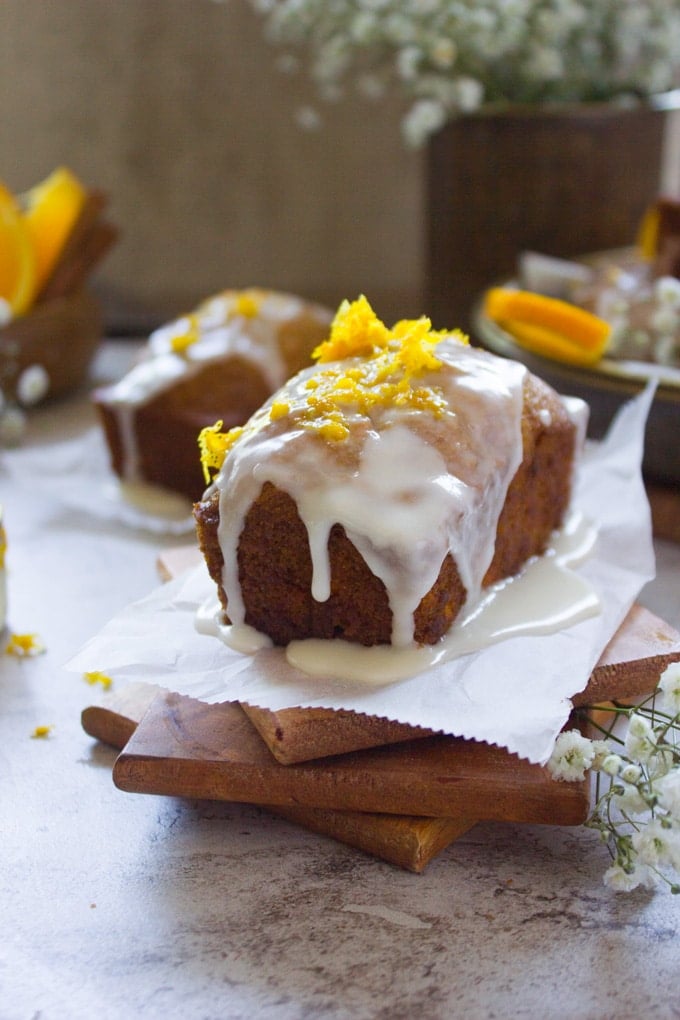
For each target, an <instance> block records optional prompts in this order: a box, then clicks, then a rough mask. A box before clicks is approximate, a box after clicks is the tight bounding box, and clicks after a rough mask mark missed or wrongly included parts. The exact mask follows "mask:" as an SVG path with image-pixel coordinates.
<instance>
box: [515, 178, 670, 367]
mask: <svg viewBox="0 0 680 1020" xmlns="http://www.w3.org/2000/svg"><path fill="white" fill-rule="evenodd" d="M519 269H520V285H521V286H523V287H525V288H526V289H528V290H533V291H538V292H540V293H548V294H550V295H552V296H554V297H561V298H564V299H565V300H567V301H571V302H573V303H574V304H575V305H578V306H579V307H582V308H585V309H587V310H588V311H591V312H593V313H594V314H595V315H597V316H599V317H600V318H601V319H604V320H605V321H606V322H608V323H609V324H610V325H611V334H610V338H609V342H608V345H607V349H606V351H605V354H606V356H607V357H608V358H617V359H618V358H623V359H627V360H632V361H644V362H653V363H656V364H658V365H661V366H669V367H673V368H680V202H679V201H676V200H675V199H671V198H659V199H658V200H657V201H656V202H655V203H654V204H653V205H652V206H651V207H650V209H649V210H648V211H647V213H646V215H645V218H644V220H643V223H642V225H641V228H640V235H639V238H638V242H637V244H636V245H634V246H632V247H630V248H625V249H621V250H620V251H614V252H604V253H602V254H596V255H593V256H592V257H591V258H587V259H584V261H583V262H579V263H572V262H569V261H563V260H559V259H551V258H546V257H545V256H541V255H536V254H533V253H526V254H524V255H523V256H522V258H521V260H520V267H519Z"/></svg>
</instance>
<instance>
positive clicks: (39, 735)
mask: <svg viewBox="0 0 680 1020" xmlns="http://www.w3.org/2000/svg"><path fill="white" fill-rule="evenodd" d="M53 729H54V726H53V725H50V726H36V728H35V729H34V730H33V732H32V733H31V738H32V739H33V740H44V739H45V738H46V737H49V735H50V733H51V732H52V730H53Z"/></svg>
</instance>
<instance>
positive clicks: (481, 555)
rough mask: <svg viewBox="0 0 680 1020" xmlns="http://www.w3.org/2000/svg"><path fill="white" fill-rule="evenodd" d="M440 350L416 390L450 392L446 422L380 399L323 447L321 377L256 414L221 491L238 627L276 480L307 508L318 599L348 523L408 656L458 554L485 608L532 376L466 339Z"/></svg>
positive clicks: (227, 464) (296, 382) (295, 386)
mask: <svg viewBox="0 0 680 1020" xmlns="http://www.w3.org/2000/svg"><path fill="white" fill-rule="evenodd" d="M435 354H436V357H437V358H438V359H440V361H441V362H442V365H441V367H440V368H439V369H437V370H434V371H430V372H428V373H426V374H424V375H422V376H420V377H419V379H418V382H419V384H420V385H423V386H431V387H432V388H433V389H434V390H436V391H440V392H441V394H442V396H443V404H442V407H443V410H442V411H441V413H440V414H438V415H432V414H428V413H423V411H422V410H417V409H414V408H413V407H412V406H405V407H400V406H395V405H394V404H392V403H388V404H385V403H380V402H378V403H376V404H374V405H373V406H372V407H370V408H369V409H368V411H367V412H362V413H360V412H358V411H353V410H351V409H349V410H347V411H346V417H347V421H348V424H349V425H350V435H349V437H348V438H347V439H346V440H344V441H342V442H336V443H333V442H325V441H323V440H322V439H321V438H320V437H319V436H318V435H316V434H314V431H313V430H310V429H309V428H308V427H306V426H305V424H304V421H303V420H302V414H303V409H304V407H305V402H306V399H307V396H308V394H309V390H308V389H307V383H308V381H309V380H310V379H311V378H312V377H313V376H314V375H315V373H317V372H318V369H316V368H312V369H309V370H305V371H303V372H301V373H300V374H299V375H298V376H296V377H295V378H294V379H293V380H291V382H290V383H289V384H288V385H287V386H286V387H284V389H283V390H282V391H280V392H279V393H278V394H276V395H275V397H274V398H273V400H272V401H270V402H269V403H268V404H266V405H265V406H264V407H263V408H262V409H261V410H260V411H259V412H257V413H256V414H255V415H254V416H253V418H252V419H251V421H250V422H249V424H248V426H247V427H246V429H245V430H244V432H243V434H242V436H241V437H240V438H239V440H238V442H237V443H236V444H235V445H234V446H233V447H232V449H231V451H230V452H229V454H228V456H227V457H226V459H225V461H224V464H223V466H222V469H221V470H220V472H219V473H218V475H217V476H216V478H215V481H214V485H215V486H216V487H217V489H218V490H219V492H220V526H219V542H220V546H221V549H222V553H223V556H224V561H225V565H224V576H223V580H224V586H225V591H226V594H227V600H228V605H229V616H230V619H231V621H232V624H233V627H234V631H238V630H239V628H240V627H242V626H243V624H244V617H245V611H244V605H243V600H242V597H241V591H240V585H239V581H238V567H237V549H238V542H239V537H240V534H241V531H242V528H243V523H244V521H245V517H246V514H247V512H248V509H249V508H250V506H251V505H252V503H253V502H254V500H255V499H256V498H257V496H258V494H259V492H260V489H261V487H262V485H263V484H264V483H265V482H271V483H272V484H273V485H275V486H276V487H277V488H278V489H281V490H283V491H285V492H287V493H288V494H289V495H290V496H291V497H292V498H293V500H294V501H295V502H296V504H297V507H298V512H299V514H300V517H301V519H302V521H303V523H304V524H305V526H306V528H307V532H308V535H309V544H310V550H311V556H312V566H313V585H312V591H313V594H314V597H315V598H316V599H317V600H319V601H323V600H325V599H326V598H327V597H328V592H329V565H328V548H327V544H328V536H329V533H330V530H331V528H332V526H333V525H334V524H336V523H338V524H341V525H342V526H343V527H344V529H345V531H346V534H347V537H348V538H349V540H350V541H351V542H352V543H353V544H354V546H355V547H356V548H357V550H358V551H359V552H360V554H361V555H362V556H363V558H364V560H365V561H366V563H367V564H368V566H369V568H370V569H371V571H372V572H373V574H375V576H376V577H378V578H380V579H381V580H382V581H383V583H384V585H385V588H386V590H387V593H388V598H389V604H390V608H391V610H392V618H393V633H392V642H393V644H394V645H395V646H396V647H407V646H409V645H411V644H412V643H413V614H414V611H415V609H416V608H417V606H418V604H419V603H420V601H421V599H422V598H423V596H424V595H425V594H426V593H427V592H428V591H429V590H430V588H431V587H432V585H433V584H434V582H435V580H436V578H437V576H438V574H439V571H440V568H441V564H442V562H443V560H444V558H445V557H446V555H447V553H448V552H451V553H452V555H453V557H454V559H455V561H456V564H457V566H458V570H459V573H460V576H461V580H462V582H463V584H464V585H465V588H466V590H467V592H468V601H469V602H475V601H476V600H477V599H478V597H479V594H480V591H481V586H482V580H483V577H484V574H485V572H486V570H487V568H488V566H489V564H490V562H491V559H492V557H493V552H494V539H495V532H496V526H497V522H498V518H499V516H500V512H501V509H502V507H503V504H504V502H505V496H506V493H507V489H508V486H509V484H510V482H511V480H512V478H513V476H514V474H515V472H516V470H517V468H518V466H519V464H520V463H521V460H522V434H521V416H522V402H523V392H522V391H523V382H524V378H525V374H526V369H525V368H524V367H523V366H522V365H520V364H518V363H517V362H512V361H508V360H505V359H501V358H497V357H495V356H494V355H491V354H488V353H487V352H485V351H481V350H475V349H473V348H471V347H467V346H465V345H464V344H462V343H461V342H460V340H459V339H457V338H455V337H449V338H446V339H443V340H441V341H440V342H439V343H438V345H437V346H436V348H435ZM355 363H356V364H357V365H358V364H359V363H360V359H347V361H344V362H343V363H342V369H343V371H346V370H347V369H350V370H351V368H352V366H353V364H355ZM324 368H325V369H329V368H330V369H331V370H332V368H333V365H332V364H331V365H330V366H329V365H326V366H324ZM281 401H283V402H285V403H286V404H287V405H288V406H289V408H290V410H289V413H288V414H286V416H285V418H284V419H283V420H279V419H276V420H272V418H271V416H270V408H271V406H272V404H273V403H275V402H281ZM237 640H238V638H237Z"/></svg>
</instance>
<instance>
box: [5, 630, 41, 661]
mask: <svg viewBox="0 0 680 1020" xmlns="http://www.w3.org/2000/svg"><path fill="white" fill-rule="evenodd" d="M44 651H45V646H44V644H43V643H42V641H41V640H40V638H39V637H38V635H37V634H10V636H9V641H8V642H7V644H6V645H5V654H6V655H14V656H15V657H16V658H17V659H28V658H31V657H32V656H34V655H42V654H43V652H44Z"/></svg>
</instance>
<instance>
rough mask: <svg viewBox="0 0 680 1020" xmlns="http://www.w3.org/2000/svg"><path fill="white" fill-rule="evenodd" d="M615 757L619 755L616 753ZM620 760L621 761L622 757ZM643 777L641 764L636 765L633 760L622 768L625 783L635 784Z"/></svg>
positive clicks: (622, 777)
mask: <svg viewBox="0 0 680 1020" xmlns="http://www.w3.org/2000/svg"><path fill="white" fill-rule="evenodd" d="M611 757H613V756H611ZM615 757H617V758H618V755H616V756H615ZM619 762H621V759H620V758H619ZM604 771H605V772H606V771H607V770H606V769H605V770H604ZM641 778H642V769H641V768H640V766H639V765H634V764H633V763H632V762H631V764H630V765H624V766H623V768H621V779H622V780H623V782H624V783H630V784H631V785H632V786H635V785H636V784H637V783H639V782H640V779H641Z"/></svg>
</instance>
